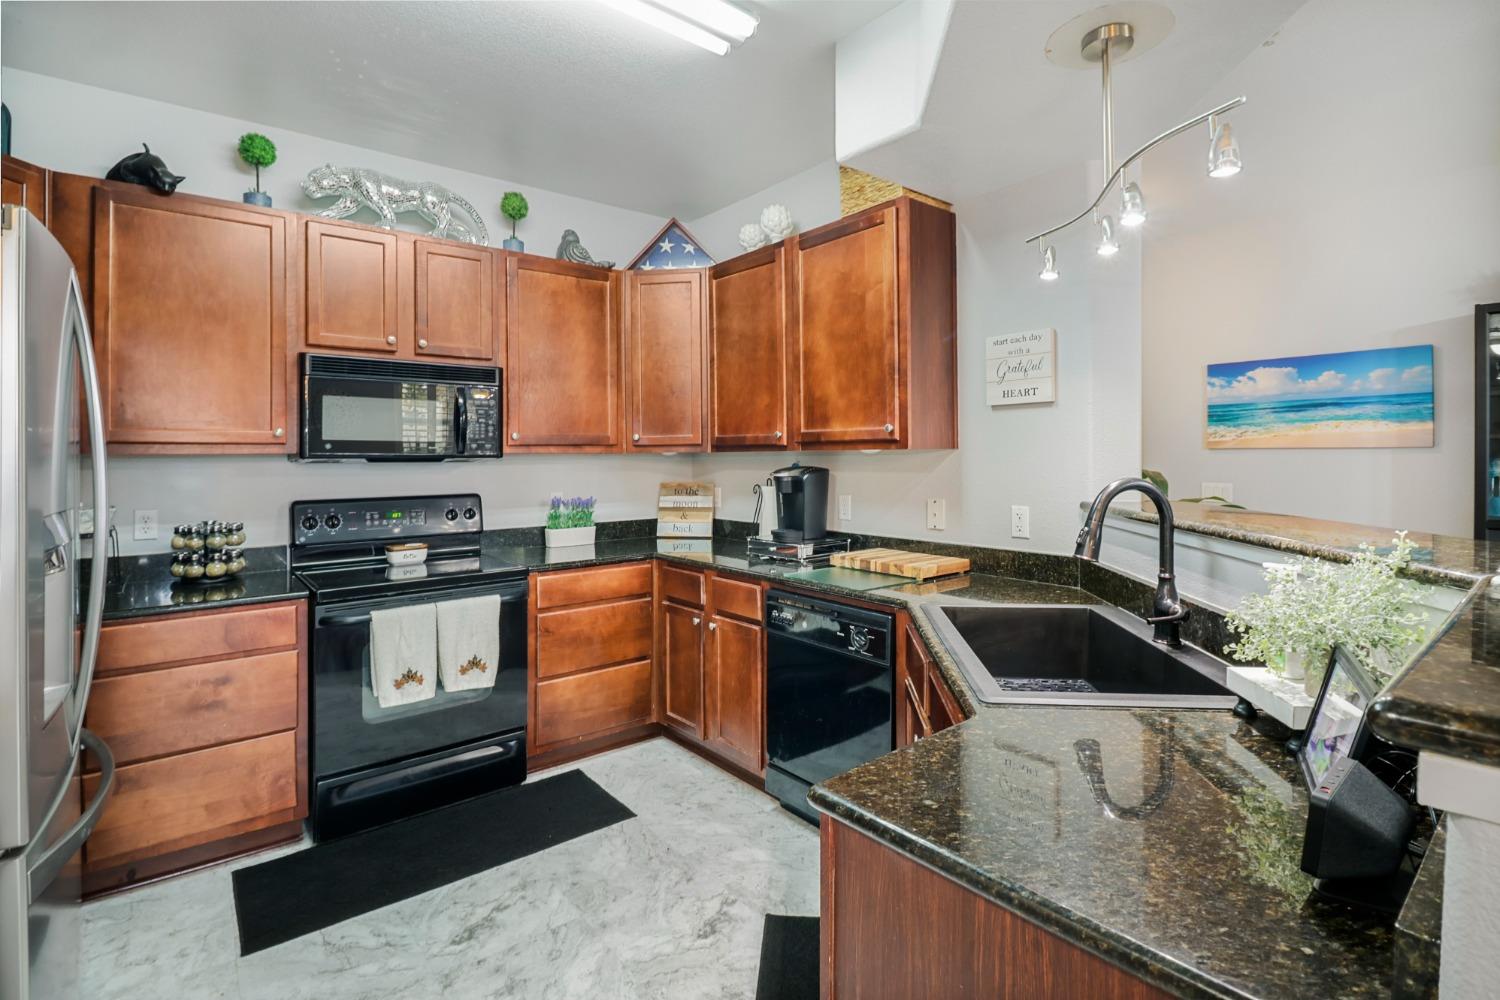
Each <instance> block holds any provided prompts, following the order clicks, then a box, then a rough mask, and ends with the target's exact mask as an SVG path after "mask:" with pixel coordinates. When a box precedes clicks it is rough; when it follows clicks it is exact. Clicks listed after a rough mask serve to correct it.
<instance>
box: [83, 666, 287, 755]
mask: <svg viewBox="0 0 1500 1000" xmlns="http://www.w3.org/2000/svg"><path fill="white" fill-rule="evenodd" d="M297 693H298V674H297V651H296V650H295V649H291V650H287V651H285V652H281V653H266V654H263V655H261V656H248V657H244V658H242V659H234V660H215V661H213V662H210V663H194V664H189V665H188V666H185V667H171V668H169V669H166V670H149V671H146V672H144V673H137V674H126V675H124V676H121V677H103V678H100V680H99V682H98V683H97V684H95V685H94V688H93V692H92V694H91V696H90V697H89V707H88V719H87V723H86V725H87V726H88V727H89V729H90V730H92V731H93V732H94V733H96V734H97V735H98V736H99V738H100V739H102V740H104V742H105V743H106V744H108V746H109V748H110V750H111V751H113V753H114V755H115V760H116V762H118V763H120V764H129V763H131V762H133V761H137V760H142V759H144V758H147V757H160V756H162V755H163V754H169V753H181V752H183V751H185V750H197V749H199V748H200V747H207V746H214V745H215V744H219V743H229V742H232V741H234V740H243V739H248V738H250V737H252V736H261V735H264V734H266V733H274V732H279V731H281V730H284V729H295V728H296V727H297ZM90 769H91V770H92V769H94V765H93V764H92V761H91V762H90Z"/></svg>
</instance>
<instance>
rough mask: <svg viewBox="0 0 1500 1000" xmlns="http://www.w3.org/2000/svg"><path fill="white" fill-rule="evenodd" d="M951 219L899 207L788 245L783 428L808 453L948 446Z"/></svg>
mask: <svg viewBox="0 0 1500 1000" xmlns="http://www.w3.org/2000/svg"><path fill="white" fill-rule="evenodd" d="M954 240H955V227H954V218H953V213H952V212H949V211H946V210H944V209H940V208H936V207H934V206H931V205H927V204H925V203H923V202H919V201H914V200H912V199H910V198H898V199H896V200H895V201H893V202H888V203H886V204H884V205H878V206H876V207H874V208H871V209H867V210H866V211H863V212H860V213H857V214H855V215H851V216H849V217H848V218H845V219H840V220H839V221H838V222H834V223H831V224H829V225H826V226H822V227H819V228H818V229H814V230H811V231H809V232H806V233H803V234H801V235H800V236H797V237H793V238H791V239H790V240H789V241H788V243H789V244H790V246H791V249H790V251H789V252H790V253H791V259H792V266H791V286H792V287H791V292H790V296H791V301H792V317H791V321H790V329H791V338H790V339H791V344H792V347H791V354H792V364H791V375H790V379H791V383H792V393H793V396H792V398H793V403H794V405H793V414H792V419H793V422H794V423H795V425H796V428H797V440H798V443H799V444H800V445H802V446H803V447H811V448H835V449H836V448H907V449H916V448H954V447H957V445H958V424H957V412H958V410H957V404H958V391H957V368H958V338H957V306H956V304H955V296H956V285H955V275H956V271H955V267H956V250H955V242H954Z"/></svg>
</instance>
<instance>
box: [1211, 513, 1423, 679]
mask: <svg viewBox="0 0 1500 1000" xmlns="http://www.w3.org/2000/svg"><path fill="white" fill-rule="evenodd" d="M1393 543H1394V544H1393V547H1392V549H1391V551H1390V552H1389V553H1388V554H1386V555H1381V554H1379V552H1378V551H1377V550H1376V549H1375V547H1374V546H1373V545H1361V546H1360V547H1359V551H1358V552H1357V553H1355V555H1354V558H1353V560H1351V561H1350V562H1349V563H1347V564H1341V563H1334V562H1327V561H1325V560H1322V559H1300V560H1298V561H1297V562H1295V563H1282V564H1267V565H1266V574H1265V575H1266V580H1267V582H1268V583H1269V584H1270V588H1269V589H1268V590H1267V592H1266V593H1265V594H1251V595H1249V596H1248V597H1246V598H1245V599H1244V600H1243V601H1241V602H1240V607H1239V608H1238V610H1235V611H1231V612H1230V613H1229V614H1228V615H1226V616H1225V623H1226V624H1227V625H1228V626H1229V629H1230V631H1231V632H1234V633H1236V634H1237V635H1239V636H1240V637H1241V638H1240V639H1239V640H1238V641H1236V642H1234V643H1232V644H1230V645H1228V646H1225V647H1224V649H1225V652H1228V653H1230V654H1231V655H1233V656H1234V658H1235V659H1237V660H1243V661H1249V662H1254V661H1260V662H1263V663H1265V664H1266V666H1267V667H1269V668H1270V670H1271V672H1272V673H1275V674H1280V673H1282V671H1283V670H1284V658H1285V656H1286V654H1287V653H1289V652H1292V653H1302V654H1303V655H1304V657H1305V658H1306V660H1307V662H1308V665H1309V667H1310V668H1312V669H1316V670H1317V671H1318V676H1319V677H1321V671H1322V670H1323V668H1324V666H1325V665H1326V661H1327V658H1328V653H1329V650H1331V649H1332V648H1333V647H1334V646H1335V645H1341V646H1343V647H1344V648H1345V649H1347V650H1349V651H1351V652H1352V653H1353V654H1354V655H1355V656H1357V657H1359V659H1360V661H1361V662H1362V663H1364V664H1365V665H1366V666H1367V667H1369V668H1370V669H1371V670H1372V671H1373V672H1374V673H1375V674H1376V675H1377V676H1381V677H1384V676H1386V675H1387V674H1388V673H1389V671H1388V669H1387V664H1388V663H1398V662H1400V659H1401V655H1400V654H1401V653H1403V652H1404V651H1405V650H1406V649H1407V648H1409V647H1410V646H1411V645H1412V644H1413V643H1415V642H1416V641H1417V640H1419V639H1421V638H1422V636H1423V633H1424V631H1425V629H1424V626H1425V625H1426V623H1427V616H1426V615H1425V614H1423V613H1422V612H1421V611H1418V610H1413V605H1414V604H1415V603H1416V602H1417V600H1418V599H1419V598H1420V596H1421V592H1422V588H1420V587H1418V586H1417V585H1415V584H1412V583H1410V582H1408V581H1406V580H1403V579H1401V578H1400V577H1399V576H1398V575H1397V574H1398V573H1399V572H1400V571H1401V570H1402V569H1403V568H1404V567H1405V566H1406V565H1407V564H1408V563H1410V562H1411V553H1412V550H1413V549H1415V548H1416V544H1415V543H1414V542H1412V541H1411V540H1410V539H1408V538H1407V537H1406V532H1404V531H1401V532H1397V534H1396V537H1395V538H1394V539H1393ZM1309 676H1310V679H1311V671H1310V675H1309Z"/></svg>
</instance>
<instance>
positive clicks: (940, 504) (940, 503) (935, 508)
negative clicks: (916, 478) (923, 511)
mask: <svg viewBox="0 0 1500 1000" xmlns="http://www.w3.org/2000/svg"><path fill="white" fill-rule="evenodd" d="M947 527H948V503H947V501H946V500H940V499H938V498H936V497H934V498H932V499H931V500H928V501H927V528H928V530H930V531H942V530H943V529H945V528H947Z"/></svg>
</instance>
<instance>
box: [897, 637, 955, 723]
mask: <svg viewBox="0 0 1500 1000" xmlns="http://www.w3.org/2000/svg"><path fill="white" fill-rule="evenodd" d="M901 636H902V640H901V652H900V655H899V656H898V657H897V660H896V664H897V666H896V745H897V746H898V747H904V746H910V745H911V744H912V743H914V742H916V741H917V740H920V739H925V738H927V737H928V736H931V735H932V734H933V733H939V732H942V731H943V730H944V729H947V728H948V727H949V726H952V725H955V724H956V723H959V722H962V721H963V720H964V714H963V709H961V708H959V706H958V700H957V699H956V698H955V697H954V696H953V692H952V691H951V690H950V689H949V687H948V682H947V681H945V680H944V679H943V673H942V670H940V669H939V668H938V665H937V664H936V663H935V662H934V661H933V659H932V656H931V654H930V653H928V652H927V646H926V644H925V643H924V642H923V641H922V636H921V635H920V634H919V633H918V632H917V627H916V626H915V625H914V624H912V622H911V621H910V620H907V621H905V623H904V624H903V626H902V628H901Z"/></svg>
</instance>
